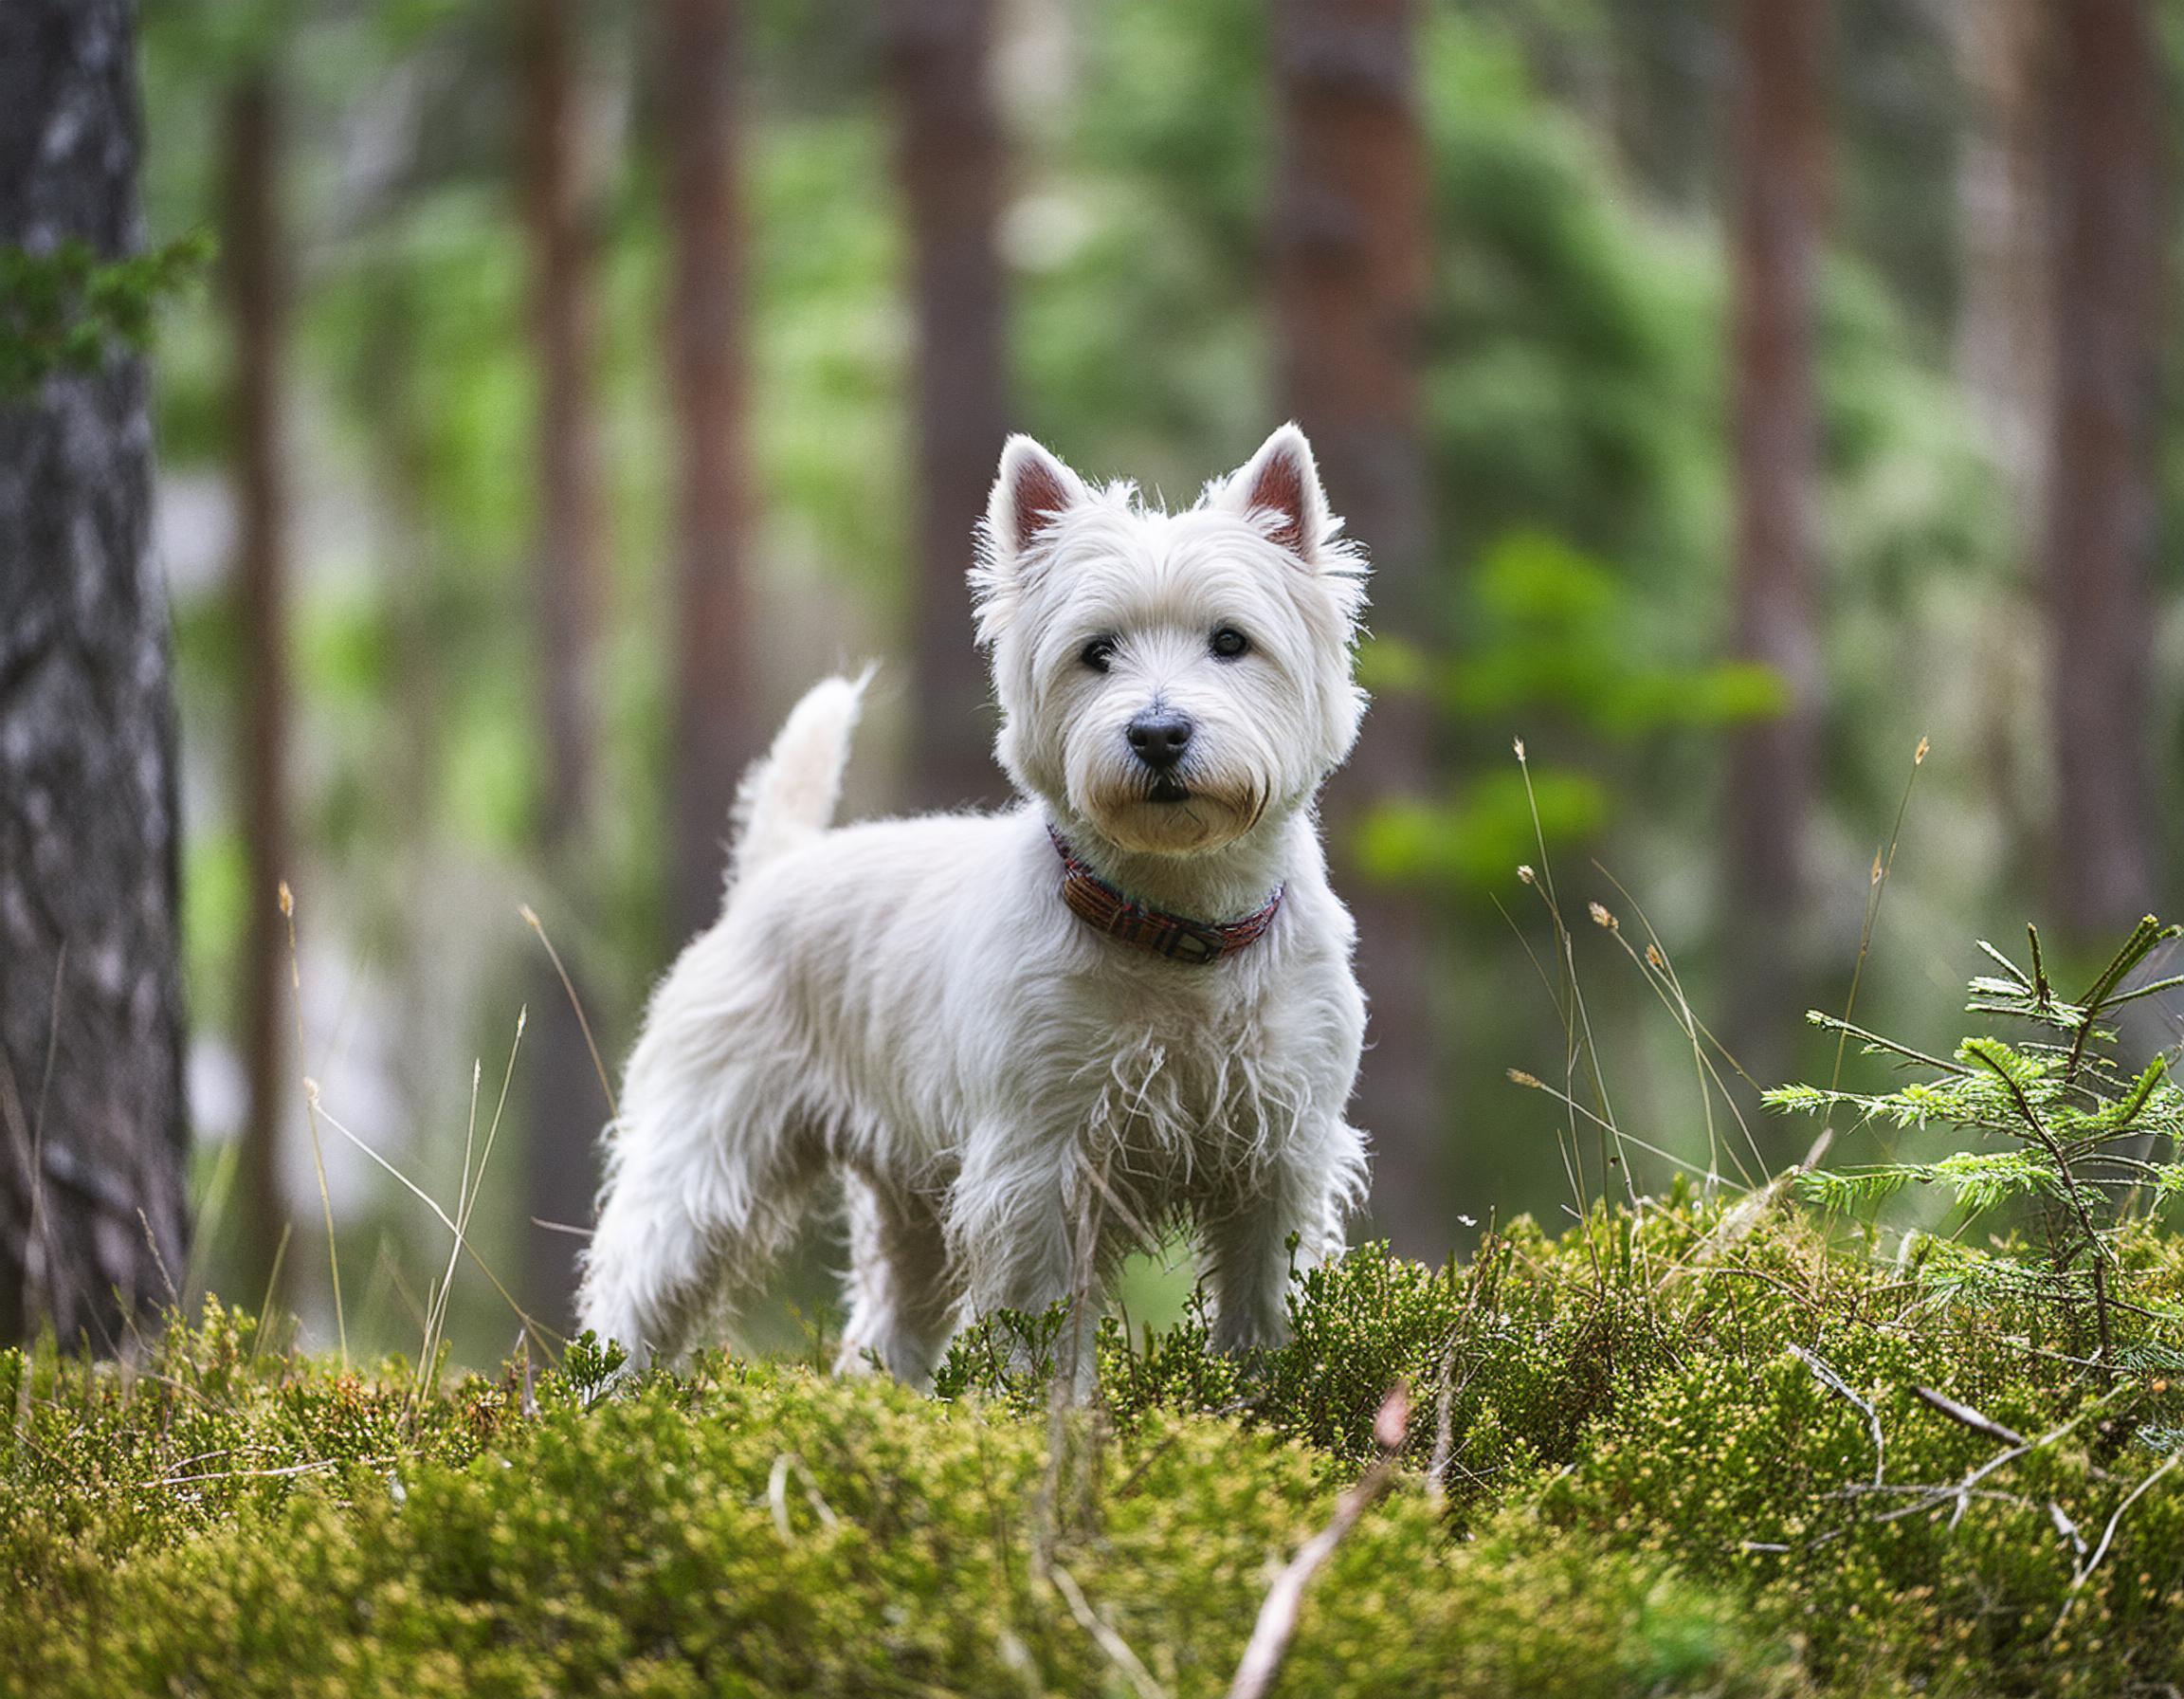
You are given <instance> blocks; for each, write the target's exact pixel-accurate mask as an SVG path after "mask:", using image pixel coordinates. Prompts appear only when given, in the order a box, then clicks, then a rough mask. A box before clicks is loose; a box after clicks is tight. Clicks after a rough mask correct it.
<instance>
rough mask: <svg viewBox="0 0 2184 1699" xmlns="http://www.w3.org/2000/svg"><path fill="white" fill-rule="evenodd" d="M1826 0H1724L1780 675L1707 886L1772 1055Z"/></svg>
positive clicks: (1746, 373)
mask: <svg viewBox="0 0 2184 1699" xmlns="http://www.w3.org/2000/svg"><path fill="white" fill-rule="evenodd" d="M1828 37H1829V9H1828V4H1827V0H1738V6H1737V14H1736V49H1737V64H1738V85H1737V91H1736V96H1735V107H1734V113H1733V119H1732V126H1731V129H1732V137H1731V146H1732V154H1733V156H1734V160H1733V169H1734V173H1735V185H1734V204H1733V208H1732V220H1733V241H1734V244H1735V256H1734V257H1735V274H1736V275H1735V308H1734V312H1735V327H1734V342H1733V345H1732V361H1733V367H1732V374H1731V379H1730V381H1731V386H1732V396H1731V411H1732V419H1733V429H1734V433H1735V462H1734V464H1735V476H1736V489H1737V493H1736V506H1737V521H1736V523H1737V532H1736V551H1735V571H1736V590H1735V601H1736V607H1735V621H1736V630H1735V638H1734V642H1735V647H1736V652H1737V654H1738V656H1739V657H1740V658H1742V659H1744V660H1748V661H1756V662H1760V663H1762V664H1764V665H1765V666H1767V667H1772V668H1773V669H1774V671H1775V672H1776V673H1778V674H1779V675H1780V676H1781V677H1782V679H1783V680H1784V681H1785V682H1786V683H1787V685H1788V686H1789V689H1790V704H1789V707H1788V710H1787V712H1785V713H1784V714H1782V715H1781V716H1780V717H1779V718H1776V719H1773V720H1768V721H1764V722H1759V723H1757V724H1754V725H1750V726H1746V727H1744V728H1743V729H1741V730H1740V731H1738V733H1737V735H1736V736H1735V737H1734V738H1733V739H1732V740H1731V746H1730V757H1729V790H1728V814H1729V818H1728V832H1727V850H1728V857H1729V863H1728V868H1727V870H1726V877H1725V879H1724V881H1723V890H1724V895H1725V898H1726V902H1727V908H1726V912H1725V914H1724V916H1723V924H1724V927H1725V930H1726V934H1727V939H1728V966H1729V984H1730V997H1731V1006H1732V1007H1733V1008H1734V1009H1736V1010H1737V1011H1738V1018H1737V1020H1736V1022H1735V1023H1734V1025H1733V1029H1732V1030H1733V1032H1734V1034H1735V1042H1737V1043H1738V1045H1739V1047H1740V1048H1741V1049H1743V1050H1748V1051H1750V1052H1751V1054H1750V1055H1749V1056H1748V1057H1747V1062H1748V1063H1751V1064H1754V1065H1755V1067H1756V1070H1769V1071H1771V1070H1773V1069H1776V1068H1778V1067H1779V1066H1781V1065H1782V1061H1783V1059H1785V1058H1786V1057H1787V1055H1788V1053H1789V1050H1790V1047H1791V1045H1792V1044H1793V1041H1794V1037H1795V1028H1794V1022H1795V1019H1796V1016H1797V1012H1798V1010H1799V1009H1801V1008H1802V1007H1803V1006H1804V1005H1803V1002H1802V1000H1801V995H1800V976H1799V966H1798V964H1799V952H1800V949H1801V947H1802V944H1803V942H1804V941H1803V939H1802V937H1801V932H1802V925H1801V923H1802V921H1803V918H1804V911H1805V899H1806V884H1805V867H1804V855H1805V841H1806V833H1807V831H1808V830H1809V827H1810V823H1811V815H1812V808H1813V794H1814V789H1815V786H1816V784H1817V781H1818V767H1819V725H1820V695H1821V688H1822V683H1823V681H1822V677H1821V665H1820V651H1819V643H1818V637H1817V634H1816V631H1815V630H1814V615H1815V600H1816V589H1817V585H1816V580H1817V577H1818V575H1819V561H1818V517H1819V516H1818V498H1819V489H1818V484H1819V455H1820V443H1819V420H1818V412H1817V407H1816V404H1815V400H1814V394H1813V379H1812V320H1813V309H1812V300H1813V283H1814V277H1815V272H1816V269H1817V261H1818V255H1819V245H1820V231H1821V227H1822V222H1823V213H1824V207H1823V202H1824V199H1825V195H1826V184H1827V168H1826V147H1827V124H1826V117H1825V111H1826V108H1825V89H1826V71H1827V56H1828Z"/></svg>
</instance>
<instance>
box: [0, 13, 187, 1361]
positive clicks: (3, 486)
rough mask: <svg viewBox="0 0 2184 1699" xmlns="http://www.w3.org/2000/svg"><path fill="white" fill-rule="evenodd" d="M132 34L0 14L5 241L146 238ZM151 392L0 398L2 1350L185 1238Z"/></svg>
mask: <svg viewBox="0 0 2184 1699" xmlns="http://www.w3.org/2000/svg"><path fill="white" fill-rule="evenodd" d="M135 35H136V9H135V8H134V6H132V5H130V4H128V3H127V0H11V3H10V4H9V5H8V6H6V7H0V244H4V245H9V246H19V247H26V248H28V249H31V250H33V251H40V250H45V249H48V248H50V247H52V246H53V245H54V244H56V243H57V242H60V241H62V240H64V239H65V238H68V237H76V238H80V239H82V241H84V242H86V243H88V244H89V245H90V246H91V247H93V248H94V249H95V250H96V251H97V252H99V253H100V255H101V256H105V257H110V258H111V257H118V256H120V255H122V254H125V253H128V252H130V251H132V250H134V249H135V248H137V247H138V246H139V244H140V243H141V241H142V234H143V232H142V219H141V214H140V212H139V210H138V203H137V157H138V151H139V146H140V129H139V119H138V113H137V70H136V43H135ZM146 393H147V376H146V373H145V369H144V366H143V363H142V362H141V361H140V360H137V359H133V358H123V359H116V360H114V361H113V362H112V363H110V364H109V365H107V366H106V367H104V368H103V369H102V370H100V372H99V373H97V374H96V375H90V376H60V377H55V378H52V379H50V380H48V381H47V382H46V383H45V386H44V388H43V389H42V390H40V391H39V392H38V393H36V394H35V395H33V396H31V397H28V398H27V399H14V400H8V401H0V1141H4V1147H0V1337H7V1336H13V1335H15V1334H17V1333H18V1332H19V1331H20V1330H21V1329H22V1328H23V1326H24V1324H25V1323H26V1320H27V1319H28V1318H30V1317H38V1318H41V1319H42V1318H43V1317H44V1316H45V1315H47V1314H50V1316H51V1318H52V1320H53V1323H54V1325H55V1326H56V1328H57V1330H58V1331H59V1332H60V1334H61V1335H62V1336H63V1337H64V1339H70V1340H73V1339H76V1338H78V1337H80V1336H81V1337H85V1338H88V1339H89V1340H90V1341H91V1342H92V1343H95V1344H99V1345H101V1346H114V1345H117V1344H118V1343H121V1342H122V1340H123V1339H124V1337H125V1321H126V1318H127V1317H128V1316H129V1315H130V1314H131V1312H132V1311H134V1310H136V1309H137V1308H139V1307H140V1306H144V1305H146V1304H158V1303H163V1302H165V1301H166V1296H167V1292H168V1286H167V1280H166V1275H165V1273H164V1272H163V1271H162V1264H163V1265H164V1268H165V1269H166V1270H174V1271H175V1272H176V1273H177V1274H179V1271H180V1270H181V1268H182V1266H183V1262H182V1259H183V1252H184V1250H185V1246H186V1242H187V1237H188V1220H187V1205H186V1194H185V1188H184V1178H185V1177H184V1162H185V1156H186V1143H187V1136H186V1125H185V1116H184V1107H183V1095H182V1018H181V992H180V987H179V984H178V979H177V975H176V966H175V884H176V880H175V869H176V839H177V831H178V822H177V818H176V810H175V796H174V783H175V781H174V758H173V751H174V721H173V703H172V699H171V696H170V691H169V670H168V624H167V604H166V595H165V591H164V588H163V586H162V585H161V583H160V580H159V575H158V571H157V569H156V567H155V563H154V561H153V559H152V555H151V550H150V548H149V546H148V544H149V520H150V511H151V500H152V434H151V425H150V420H149V417H148V412H147V406H146ZM33 1215H35V1216H36V1220H35V1222H34V1221H33Z"/></svg>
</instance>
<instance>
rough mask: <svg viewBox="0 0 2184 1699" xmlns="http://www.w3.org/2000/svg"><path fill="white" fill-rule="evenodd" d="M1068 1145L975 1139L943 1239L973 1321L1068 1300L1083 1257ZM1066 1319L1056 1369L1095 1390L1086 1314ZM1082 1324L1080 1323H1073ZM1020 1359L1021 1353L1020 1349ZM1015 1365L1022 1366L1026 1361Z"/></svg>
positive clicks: (1007, 1136) (1001, 1135) (997, 1134)
mask: <svg viewBox="0 0 2184 1699" xmlns="http://www.w3.org/2000/svg"><path fill="white" fill-rule="evenodd" d="M1082 1183H1083V1182H1082V1179H1081V1177H1080V1176H1079V1175H1078V1174H1077V1173H1076V1169H1075V1164H1074V1162H1073V1161H1072V1160H1070V1155H1069V1152H1068V1151H1067V1149H1066V1148H1056V1147H1054V1146H1051V1145H1045V1144H1038V1143H1031V1142H1027V1141H1026V1140H1025V1139H1024V1137H1023V1135H1022V1134H1021V1133H1019V1132H1017V1131H1015V1130H1013V1129H1010V1130H1008V1131H998V1130H997V1131H994V1132H992V1133H990V1134H989V1135H987V1136H986V1137H984V1138H981V1139H978V1140H974V1142H972V1145H971V1148H970V1151H969V1153H968V1154H967V1157H966V1160H965V1161H964V1165H963V1172H962V1174H961V1176H960V1177H959V1178H957V1180H956V1187H955V1190H954V1193H953V1195H952V1197H951V1200H950V1209H949V1217H948V1240H949V1247H950V1251H951V1252H952V1254H953V1257H954V1260H955V1264H956V1275H957V1278H958V1279H959V1281H960V1282H961V1284H962V1288H963V1294H964V1305H965V1306H966V1308H967V1310H968V1311H969V1314H970V1316H971V1318H972V1319H978V1318H982V1317H986V1316H991V1315H992V1314H994V1313H995V1312H996V1311H999V1310H1012V1311H1015V1312H1018V1313H1020V1314H1023V1315H1027V1316H1032V1317H1038V1316H1042V1315H1044V1314H1046V1311H1047V1310H1049V1309H1051V1308H1052V1307H1053V1306H1055V1305H1057V1304H1061V1303H1065V1302H1066V1301H1067V1300H1068V1299H1069V1298H1070V1297H1071V1296H1072V1294H1073V1292H1074V1290H1075V1286H1076V1281H1077V1274H1078V1270H1080V1268H1082V1267H1083V1266H1084V1257H1083V1252H1082V1250H1081V1248H1080V1247H1079V1246H1078V1244H1077V1233H1076V1228H1077V1226H1078V1224H1079V1217H1080V1215H1082V1214H1083V1212H1082V1211H1081V1209H1080V1208H1079V1207H1078V1205H1079V1202H1080V1198H1079V1193H1078V1188H1079V1186H1080V1185H1081V1184H1082ZM1085 1302H1086V1305H1087V1312H1086V1314H1085V1315H1084V1316H1083V1317H1072V1318H1069V1320H1068V1321H1065V1324H1064V1328H1063V1332H1062V1337H1061V1338H1060V1340H1059V1341H1058V1342H1057V1350H1056V1362H1057V1367H1058V1368H1059V1369H1060V1370H1061V1372H1063V1373H1065V1374H1070V1375H1071V1378H1072V1379H1073V1380H1074V1381H1075V1383H1076V1385H1077V1388H1078V1390H1079V1392H1080V1394H1084V1393H1088V1392H1089V1391H1090V1390H1091V1385H1092V1380H1093V1376H1094V1367H1093V1362H1092V1349H1091V1334H1090V1312H1089V1305H1090V1303H1091V1297H1090V1295H1089V1294H1087V1295H1086V1298H1085ZM1077 1322H1082V1323H1083V1326H1082V1327H1080V1326H1077V1325H1073V1323H1077ZM1018 1356H1019V1358H1020V1359H1023V1358H1025V1357H1026V1356H1027V1353H1025V1352H1023V1351H1022V1350H1021V1349H1020V1350H1019V1352H1018ZM1018 1367H1020V1368H1022V1367H1028V1361H1019V1363H1018Z"/></svg>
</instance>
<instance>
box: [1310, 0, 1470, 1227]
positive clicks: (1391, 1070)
mask: <svg viewBox="0 0 2184 1699" xmlns="http://www.w3.org/2000/svg"><path fill="white" fill-rule="evenodd" d="M1414 22H1415V16H1414V8H1413V7H1412V5H1411V4H1410V0H1281V4H1280V5H1279V6H1278V7H1277V8H1276V10H1275V28H1274V52H1275V66H1274V74H1275V78H1276V103H1277V114H1278V119H1277V121H1278V124H1279V129H1280V137H1279V142H1278V159H1277V165H1276V170H1277V173H1278V176H1277V188H1276V191H1275V204H1274V210H1273V227H1272V242H1273V261H1274V307H1275V320H1276V324H1275V329H1276V337H1277V345H1278V354H1277V358H1278V360H1279V393H1280V396H1281V401H1282V405H1283V407H1284V408H1285V409H1286V410H1287V411H1289V412H1290V413H1291V414H1292V415H1293V416H1294V417H1295V418H1296V420H1297V422H1298V423H1299V424H1300V425H1301V426H1302V427H1303V428H1304V430H1305V432H1306V434H1307V435H1309V436H1310V437H1311V439H1312V447H1313V449H1314V452H1315V453H1316V454H1317V455H1318V457H1319V467H1320V472H1321V476H1322V478H1323V479H1324V481H1325V483H1326V485H1327V493H1328V499H1329V501H1330V502H1332V503H1333V505H1334V507H1335V509H1336V511H1337V512H1338V513H1340V514H1342V515H1343V516H1344V517H1345V519H1346V520H1347V521H1348V525H1349V529H1350V531H1351V533H1352V534H1353V535H1355V536H1356V537H1358V538H1360V539H1363V540H1364V542H1365V544H1366V545H1367V547H1368V548H1369V549H1370V550H1371V551H1372V554H1373V560H1374V576H1373V582H1372V594H1373V611H1372V613H1371V616H1370V618H1371V623H1372V626H1373V629H1374V630H1375V631H1377V632H1380V633H1382V634H1384V635H1385V636H1387V637H1389V638H1391V639H1392V640H1394V641H1395V642H1397V643H1400V644H1402V645H1404V646H1406V647H1408V648H1411V649H1423V650H1426V651H1428V652H1429V653H1430V652H1431V651H1432V650H1433V649H1435V648H1436V647H1437V646H1436V642H1435V630H1436V625H1437V615H1436V612H1435V605H1434V604H1435V596H1434V594H1433V592H1434V586H1433V582H1432V577H1431V570H1430V569H1431V562H1430V560H1429V556H1428V549H1429V537H1428V517H1427V516H1428V502H1427V490H1426V463H1425V444H1424V439H1423V436H1422V433H1421V429H1420V421H1419V411H1418V386H1417V372H1418V368H1419V365H1420V363H1421V361H1422V359H1423V356H1424V352H1425V350H1424V321H1425V316H1426V307H1427V291H1428V283H1429V255H1430V251H1431V243H1430V211H1431V200H1430V192H1429V182H1428V174H1427V163H1426V150H1425V141H1424V137H1423V135H1422V133H1421V130H1420V126H1419V120H1418V113H1417V109H1416V95H1415V90H1414V86H1413V75H1414V73H1413V64H1412V61H1413V53H1414V43H1413V30H1414ZM1433 768H1434V762H1433V752H1432V712H1431V706H1430V703H1429V702H1428V701H1426V700H1425V699H1424V698H1422V697H1421V696H1417V695H1405V694H1399V693H1395V692H1383V693H1382V694H1381V695H1380V696H1379V697H1378V698H1377V699H1376V700H1375V702H1374V706H1373V711H1372V713H1371V714H1370V715H1369V716H1368V717H1367V720H1366V724H1365V730H1364V735H1363V737H1362V738H1361V739H1360V740H1359V742H1358V746H1357V750H1356V754H1355V755H1354V756H1353V757H1352V758H1351V760H1350V762H1349V764H1348V766H1346V767H1345V768H1344V769H1343V770H1342V772H1340V773H1339V774H1338V775H1337V776H1336V777H1335V780H1334V782H1333V783H1332V784H1331V785H1330V787H1329V789H1328V794H1327V802H1326V814H1327V821H1328V833H1329V838H1330V841H1331V844H1332V847H1333V849H1334V851H1335V857H1336V868H1337V878H1338V881H1339V883H1340V888H1341V891H1342V894H1343V896H1344V898H1345V899H1346V900H1347V901H1348V903H1349V904H1350V905H1351V908H1352V910H1353V911H1354V912H1355V913H1356V917H1357V930H1358V941H1357V971H1358V976H1359V977H1360V978H1361V979H1362V980H1363V981H1364V985H1365V991H1366V995H1367V996H1369V997H1370V998H1371V1000H1372V1016H1371V1019H1372V1025H1371V1031H1370V1032H1369V1034H1368V1043H1369V1044H1370V1046H1371V1048H1370V1049H1369V1050H1367V1051H1366V1054H1365V1066H1364V1072H1363V1076H1362V1079H1361V1081H1360V1083H1359V1087H1358V1093H1357V1098H1356V1104H1355V1105H1353V1112H1354V1114H1355V1116H1356V1120H1357V1121H1358V1123H1359V1124H1361V1125H1362V1126H1364V1127H1365V1128H1366V1130H1367V1131H1368V1132H1370V1133H1371V1134H1372V1136H1373V1139H1374V1147H1375V1153H1376V1154H1375V1157H1374V1162H1375V1165H1376V1166H1375V1173H1374V1199H1373V1203H1374V1217H1375V1222H1376V1225H1377V1227H1378V1229H1379V1231H1381V1232H1383V1233H1387V1234H1389V1235H1390V1236H1392V1238H1393V1240H1394V1242H1395V1245H1396V1247H1397V1249H1398V1250H1400V1251H1405V1252H1407V1253H1409V1254H1412V1255H1421V1256H1430V1257H1438V1256H1440V1255H1441V1254H1442V1253H1443V1252H1445V1251H1447V1248H1448V1246H1449V1245H1450V1243H1451V1242H1452V1241H1453V1239H1454V1237H1455V1223H1454V1213H1453V1211H1452V1209H1451V1208H1450V1207H1449V1206H1448V1200H1447V1198H1446V1197H1445V1196H1444V1195H1443V1180H1444V1172H1443V1170H1444V1146H1445V1144H1446V1143H1447V1138H1448V1134H1449V1131H1450V1124H1449V1120H1448V1116H1447V1108H1446V1105H1445V1104H1444V1102H1443V1100H1442V1095H1441V1090H1440V1082H1439V1080H1438V1078H1437V1070H1436V1069H1435V1066H1434V1057H1435V1053H1436V1050H1437V1049H1438V1048H1439V1045H1440V1042H1441V1037H1440V1033H1439V1032H1438V1031H1437V1027H1436V1022H1435V1018H1434V1004H1435V1000H1436V999H1435V990H1436V987H1435V977H1436V974H1437V972H1438V966H1439V964H1438V961H1437V952H1436V951H1435V949H1434V947H1433V943H1432V931H1431V926H1430V916H1429V912H1428V906H1427V904H1426V903H1425V901H1424V899H1423V898H1422V897H1421V896H1420V894H1419V893H1418V892H1417V891H1416V890H1414V889H1400V888H1395V887H1392V886H1385V885H1375V884H1374V883H1372V882H1370V881H1368V880H1367V879H1365V878H1364V877H1363V876H1362V874H1361V873H1360V871H1359V869H1358V868H1357V866H1356V857H1355V855H1354V853H1353V850H1354V847H1355V845H1356V840H1357V832H1358V828H1359V825H1360V822H1361V819H1362V817H1363V816H1364V814H1365V813H1367V812H1368V811H1369V810H1370V809H1371V808H1372V807H1373V806H1374V805H1375V804H1378V803H1381V802H1385V801H1388V800H1392V799H1394V798H1399V797H1403V796H1422V795H1426V794H1428V793H1429V791H1430V790H1431V788H1432V785H1433V779H1434V771H1433Z"/></svg>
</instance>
